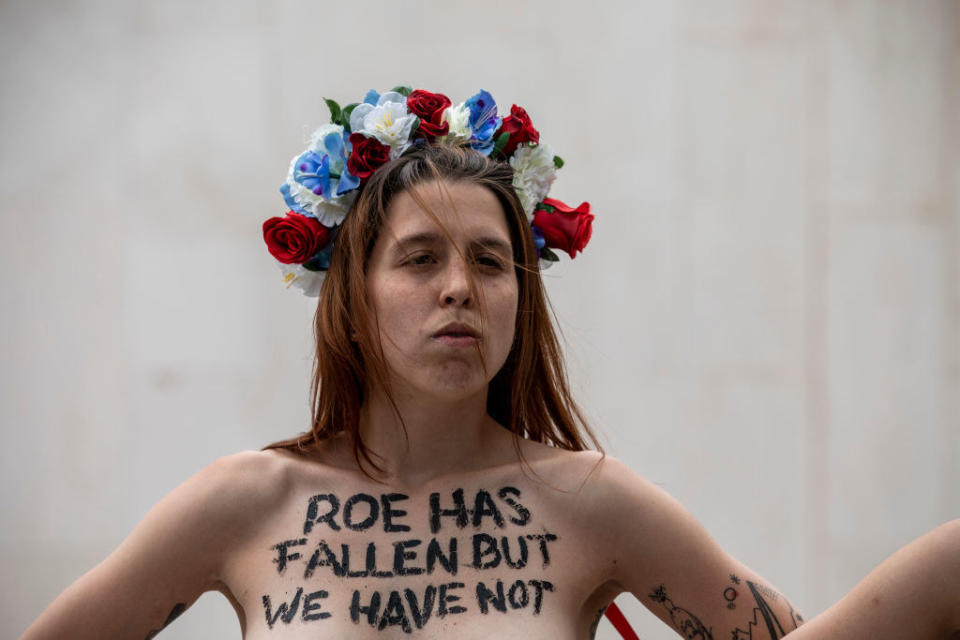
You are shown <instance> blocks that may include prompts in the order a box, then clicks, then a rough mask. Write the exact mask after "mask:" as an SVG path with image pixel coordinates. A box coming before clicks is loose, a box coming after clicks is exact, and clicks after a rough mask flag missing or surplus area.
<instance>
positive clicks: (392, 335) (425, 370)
mask: <svg viewBox="0 0 960 640" xmlns="http://www.w3.org/2000/svg"><path fill="white" fill-rule="evenodd" d="M439 186H442V190H441V189H440V188H438V187H439ZM417 195H418V196H420V198H421V199H422V200H423V202H424V203H425V204H426V205H427V207H428V208H429V210H430V211H431V212H433V213H434V214H435V215H436V216H437V218H438V220H439V223H440V224H438V223H437V222H436V221H434V220H432V219H431V218H430V216H429V215H428V214H427V213H425V212H424V211H423V209H422V208H421V206H420V204H418V203H417V201H416V200H415V199H414V197H413V196H412V195H411V194H410V193H408V192H403V193H401V194H399V195H397V196H395V197H394V199H393V200H392V201H391V203H390V206H389V207H388V209H387V220H386V224H385V226H384V229H383V231H382V232H381V234H380V237H379V238H378V240H377V243H376V245H375V246H374V249H373V252H372V254H371V256H370V262H369V266H368V270H367V296H368V299H369V301H370V303H371V305H372V307H373V309H374V311H375V314H376V320H377V323H378V325H379V338H380V340H381V343H382V344H383V352H384V357H385V360H386V362H387V366H388V368H389V370H390V372H391V375H392V380H391V382H392V383H393V384H394V385H395V386H396V388H397V393H400V394H404V393H408V394H416V395H417V396H418V397H424V396H425V397H430V396H440V397H442V398H444V399H456V398H458V397H461V396H464V395H468V394H475V393H478V392H485V388H486V384H487V383H488V382H489V380H490V379H492V378H493V375H494V374H495V373H496V372H497V370H499V368H500V367H501V366H502V365H503V363H504V362H505V361H506V359H507V355H508V354H509V351H510V346H511V344H512V342H513V335H514V326H515V320H516V314H517V295H518V293H517V292H518V285H517V278H516V274H515V272H514V268H513V265H512V263H511V262H510V260H511V258H512V256H511V255H504V253H499V254H498V253H496V252H493V251H488V250H482V249H480V248H479V247H477V246H476V245H474V244H472V243H473V242H474V241H476V240H477V239H480V238H487V237H493V238H497V239H500V240H501V241H502V242H504V243H506V245H507V247H509V246H510V233H509V229H508V227H507V222H506V218H505V214H504V212H503V208H502V207H501V206H500V203H499V202H498V201H497V199H496V197H495V196H494V195H493V194H492V193H491V192H490V191H489V190H487V189H486V188H484V187H481V186H478V185H475V184H472V183H452V184H451V183H442V185H438V183H426V184H423V185H420V186H419V187H417ZM441 225H442V226H441ZM444 233H447V234H449V237H445V236H444ZM416 234H436V235H439V237H440V238H439V241H437V242H419V243H414V244H410V245H409V246H407V247H405V248H403V249H400V248H399V247H398V244H397V242H398V241H400V240H403V239H405V238H408V237H410V236H412V235H416ZM495 264H497V265H499V266H497V267H495V266H494V265H495ZM471 277H472V279H473V282H474V285H475V287H476V288H475V289H474V290H471ZM450 322H463V323H466V324H469V325H471V326H472V327H474V328H476V329H477V330H478V331H480V332H481V333H482V335H481V339H480V343H479V347H480V353H481V354H482V356H483V361H484V362H485V363H486V371H484V368H483V365H482V363H481V360H480V358H478V357H477V351H476V349H473V348H451V347H447V346H444V345H441V344H438V343H437V341H435V340H434V339H433V337H432V336H433V333H434V332H436V331H437V330H438V329H440V328H441V327H442V326H443V325H445V324H447V323H450Z"/></svg>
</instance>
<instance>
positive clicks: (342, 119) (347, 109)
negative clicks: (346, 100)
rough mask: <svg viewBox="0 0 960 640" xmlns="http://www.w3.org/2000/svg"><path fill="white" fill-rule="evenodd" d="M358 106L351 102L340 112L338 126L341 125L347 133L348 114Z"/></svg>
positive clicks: (348, 126)
mask: <svg viewBox="0 0 960 640" xmlns="http://www.w3.org/2000/svg"><path fill="white" fill-rule="evenodd" d="M358 104H359V103H358V102H352V103H350V104H348V105H347V106H345V107H344V108H343V109H342V110H341V111H340V124H342V125H343V128H344V129H345V130H346V132H347V133H350V114H351V113H353V110H354V109H356V108H357V105H358Z"/></svg>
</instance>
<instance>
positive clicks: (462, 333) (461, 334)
mask: <svg viewBox="0 0 960 640" xmlns="http://www.w3.org/2000/svg"><path fill="white" fill-rule="evenodd" d="M433 339H434V340H436V341H437V342H439V343H440V344H443V345H446V346H448V347H473V346H476V345H477V344H478V343H479V342H480V334H479V333H478V332H477V330H476V329H474V328H473V327H471V326H470V325H468V324H464V323H462V322H452V323H450V324H447V325H444V326H443V327H441V328H440V330H439V331H437V332H436V333H435V334H433Z"/></svg>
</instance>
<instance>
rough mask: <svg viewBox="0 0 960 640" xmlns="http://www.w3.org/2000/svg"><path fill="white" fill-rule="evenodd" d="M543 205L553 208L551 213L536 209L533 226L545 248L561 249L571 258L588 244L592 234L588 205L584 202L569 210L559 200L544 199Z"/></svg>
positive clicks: (591, 218) (591, 220) (591, 216)
mask: <svg viewBox="0 0 960 640" xmlns="http://www.w3.org/2000/svg"><path fill="white" fill-rule="evenodd" d="M543 204H545V205H547V206H548V207H553V209H554V210H553V211H552V212H551V211H548V210H547V209H542V208H538V209H537V210H536V211H535V212H534V213H533V225H534V226H535V227H537V228H538V229H540V232H541V233H543V239H544V241H545V242H546V244H547V247H549V248H551V249H561V250H563V251H566V252H567V253H568V254H570V257H571V258H573V257H575V256H576V255H577V251H583V248H584V247H585V246H587V243H588V242H590V235H591V234H592V233H593V214H592V213H590V203H589V202H584V203H583V204H581V205H580V206H579V207H577V208H576V209H571V208H570V207H568V206H567V205H565V204H564V203H562V202H560V201H559V200H554V199H553V198H544V200H543Z"/></svg>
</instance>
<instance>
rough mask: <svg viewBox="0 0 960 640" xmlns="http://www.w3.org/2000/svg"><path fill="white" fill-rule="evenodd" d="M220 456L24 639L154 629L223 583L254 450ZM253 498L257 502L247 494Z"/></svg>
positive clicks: (134, 635) (148, 634)
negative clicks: (227, 552) (224, 563)
mask: <svg viewBox="0 0 960 640" xmlns="http://www.w3.org/2000/svg"><path fill="white" fill-rule="evenodd" d="M260 455H261V454H257V453H244V454H237V455H235V456H229V457H227V458H223V459H221V460H218V461H216V462H214V463H213V464H212V465H210V466H208V467H207V468H205V469H203V470H202V471H200V472H199V473H198V474H196V475H195V476H193V477H192V478H190V479H189V480H187V481H186V482H185V483H183V484H182V485H181V486H179V487H177V488H176V489H175V490H174V491H173V492H172V493H170V494H169V495H168V496H166V497H165V498H163V500H161V501H160V502H159V503H157V504H156V506H154V507H153V508H152V509H151V510H150V512H149V513H147V515H146V516H145V517H144V519H143V520H142V521H141V522H140V523H139V524H138V525H137V526H136V528H134V530H133V532H132V533H131V534H130V536H129V537H127V539H126V540H124V541H123V543H122V544H121V545H120V546H119V547H118V548H117V549H116V550H115V551H114V552H113V553H112V554H110V556H108V557H107V558H106V559H105V560H104V561H103V562H101V563H100V564H98V565H97V566H96V567H94V568H93V569H91V570H90V571H89V572H88V573H86V574H85V575H84V576H82V577H81V578H79V579H78V580H77V581H76V582H74V583H73V584H72V585H70V587H68V588H67V589H66V590H65V591H64V592H63V593H62V594H60V596H59V597H57V599H56V600H54V601H53V603H52V604H51V605H50V606H49V607H47V609H46V610H45V611H44V612H43V613H42V614H41V615H40V617H39V618H37V620H36V621H35V622H34V623H33V624H32V625H31V626H30V627H29V628H28V629H27V630H26V632H25V633H24V635H23V636H22V638H23V639H24V640H41V639H47V638H51V639H53V638H56V639H60V638H77V639H82V638H90V639H91V640H93V639H97V640H102V639H103V638H131V639H136V640H144V638H152V637H154V636H155V635H156V634H157V633H159V631H160V630H161V629H163V627H165V626H166V625H167V624H169V623H170V622H172V621H173V619H174V618H176V617H177V616H179V615H180V614H181V613H183V611H185V610H186V609H187V608H188V607H190V605H192V604H193V603H194V601H196V599H197V598H198V597H199V596H200V594H202V593H203V592H204V591H209V590H212V589H216V588H217V587H218V581H219V575H220V567H221V565H222V561H223V558H224V554H225V550H226V549H228V548H229V546H230V542H231V539H233V538H234V537H235V536H239V535H241V531H242V528H243V519H242V516H243V514H244V513H250V511H248V510H247V509H245V508H244V501H245V499H249V494H247V495H244V494H245V489H244V487H249V486H251V485H252V484H255V483H251V482H248V481H244V479H245V478H249V477H250V475H251V469H250V467H251V463H253V464H254V465H256V464H260V463H259V462H254V460H255V458H253V457H252V456H260ZM247 506H249V502H247Z"/></svg>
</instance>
